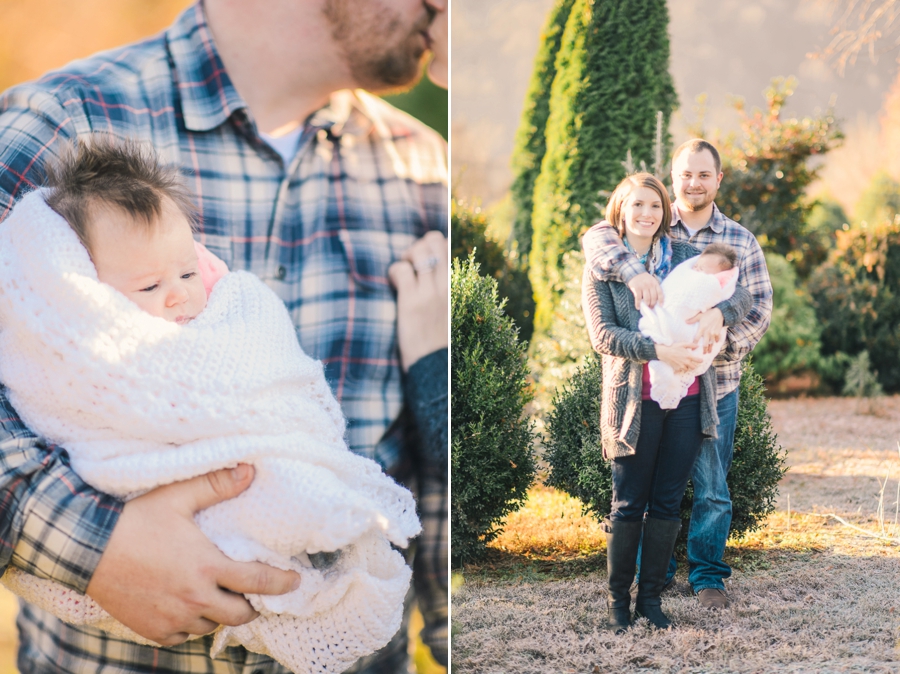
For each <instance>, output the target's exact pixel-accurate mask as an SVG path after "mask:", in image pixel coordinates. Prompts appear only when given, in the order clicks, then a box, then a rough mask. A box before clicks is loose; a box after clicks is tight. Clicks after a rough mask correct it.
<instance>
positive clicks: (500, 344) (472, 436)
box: [450, 258, 535, 564]
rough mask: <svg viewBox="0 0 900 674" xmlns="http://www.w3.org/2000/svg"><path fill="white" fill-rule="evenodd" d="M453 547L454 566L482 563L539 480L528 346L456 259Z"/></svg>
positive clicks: (488, 288)
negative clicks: (529, 407) (528, 410)
mask: <svg viewBox="0 0 900 674" xmlns="http://www.w3.org/2000/svg"><path fill="white" fill-rule="evenodd" d="M450 306H451V323H452V333H451V334H452V338H451V345H450V358H451V361H450V365H451V377H450V410H451V411H450V433H451V436H450V437H451V438H452V440H451V445H450V464H451V472H450V474H451V476H452V477H451V479H452V498H451V514H450V524H451V528H450V531H451V545H452V551H453V562H454V564H460V563H462V562H465V561H470V560H474V559H477V558H478V557H479V556H481V554H482V553H483V552H484V550H485V546H486V544H487V543H489V542H490V541H491V540H493V539H494V538H496V536H497V535H498V534H499V533H500V531H501V530H502V529H501V525H500V522H501V520H502V519H503V518H504V517H505V516H506V515H507V514H508V513H510V512H512V511H513V510H516V509H518V508H519V507H520V506H521V504H522V503H523V502H524V500H525V496H526V492H527V490H528V487H529V486H530V485H531V483H532V482H533V480H534V472H535V461H534V454H533V450H532V442H533V441H534V439H535V437H534V436H535V434H534V426H533V422H531V421H529V420H528V419H527V418H524V415H523V409H524V407H525V405H526V403H528V402H529V401H530V400H531V390H530V388H529V386H528V383H527V381H526V377H527V375H528V368H527V366H526V363H525V345H524V344H522V343H520V342H519V340H518V336H517V330H516V328H515V325H514V324H513V322H512V320H510V318H509V317H507V316H505V315H504V314H503V302H502V301H500V300H498V298H497V284H496V282H495V281H494V280H492V279H489V278H485V277H482V276H480V275H479V274H478V264H477V263H476V262H475V261H474V260H473V259H472V258H470V259H469V260H468V261H466V262H460V261H459V260H458V259H456V260H454V261H453V273H452V276H451V282H450Z"/></svg>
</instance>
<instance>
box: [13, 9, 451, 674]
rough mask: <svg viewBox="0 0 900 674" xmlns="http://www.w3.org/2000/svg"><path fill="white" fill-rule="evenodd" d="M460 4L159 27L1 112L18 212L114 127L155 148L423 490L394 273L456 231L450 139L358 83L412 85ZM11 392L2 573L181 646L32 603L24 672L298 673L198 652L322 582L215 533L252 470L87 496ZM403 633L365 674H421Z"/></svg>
mask: <svg viewBox="0 0 900 674" xmlns="http://www.w3.org/2000/svg"><path fill="white" fill-rule="evenodd" d="M443 9H444V0H372V1H371V2H366V3H358V2H351V1H350V0H268V1H267V2H263V3H258V2H250V0H204V2H202V3H198V4H196V5H194V6H192V7H190V8H188V9H187V10H186V11H185V12H184V13H183V14H182V15H181V16H180V17H179V18H178V19H177V20H176V22H175V23H174V24H173V25H172V26H171V27H170V28H169V29H168V30H167V31H166V32H165V33H163V34H161V35H159V36H156V37H154V38H150V39H148V40H145V41H143V42H141V43H138V44H135V45H131V46H128V47H124V48H121V49H118V50H114V51H110V52H104V53H101V54H98V55H96V56H94V57H91V58H89V59H85V60H83V61H78V62H75V63H72V64H70V65H69V66H67V67H65V68H64V69H62V70H60V71H57V72H53V73H49V74H48V75H46V76H45V77H43V78H42V79H40V80H38V81H37V82H34V83H28V84H24V85H21V86H18V87H15V88H13V89H11V90H10V91H8V92H7V93H6V94H4V95H3V97H2V99H0V219H2V218H4V217H5V216H6V215H7V214H8V213H9V210H10V209H11V208H12V206H13V204H14V202H15V201H16V200H17V199H18V198H20V197H21V196H22V194H23V193H25V192H26V191H28V190H30V189H33V188H34V187H36V186H38V185H39V184H40V182H41V167H42V165H43V163H44V162H45V161H46V160H47V159H48V158H52V157H54V156H55V155H56V154H57V152H58V148H59V146H60V144H61V143H62V142H66V141H72V140H75V139H77V138H79V137H80V136H84V135H87V134H90V133H93V132H105V133H108V134H110V135H112V136H115V137H119V138H124V137H130V138H136V139H138V140H141V141H145V142H148V143H151V144H152V145H153V146H154V147H155V149H156V151H157V153H158V154H159V155H160V157H161V158H162V159H163V160H164V161H167V162H170V163H173V164H176V165H178V166H181V167H182V169H183V172H184V174H185V176H186V182H187V184H188V186H189V187H190V188H191V189H192V190H193V191H194V193H195V194H196V199H197V206H198V208H199V210H200V214H201V225H200V230H199V238H200V240H201V242H203V243H204V244H205V245H206V246H207V247H208V248H209V249H210V250H211V251H213V252H214V253H215V254H216V255H218V256H219V257H220V258H222V259H223V260H225V262H226V263H228V265H229V267H230V268H231V269H244V270H248V271H252V272H254V273H256V274H257V275H258V276H259V277H260V278H262V279H263V280H264V281H265V282H266V283H267V285H269V287H271V288H272V289H273V290H274V291H275V292H276V293H277V294H278V295H279V296H280V297H281V298H282V299H283V300H284V302H285V304H286V306H287V308H288V311H289V312H290V314H291V316H292V319H293V320H294V323H295V325H296V328H297V335H298V339H299V341H300V343H301V346H302V347H303V349H304V350H305V351H306V352H307V353H309V354H310V355H312V356H314V357H316V358H318V359H320V360H322V361H323V363H324V365H325V372H326V376H327V377H328V379H329V383H330V384H331V385H332V387H333V389H334V392H335V394H336V395H337V397H338V399H339V401H340V402H341V406H342V408H343V411H344V414H345V416H346V417H347V420H348V437H347V439H348V442H349V445H350V447H351V449H352V450H353V451H355V452H357V453H360V454H362V455H365V456H368V457H370V458H374V459H375V460H377V461H379V462H380V463H381V464H382V466H384V467H385V469H386V470H387V471H388V472H389V473H390V474H391V475H392V476H394V477H395V478H396V479H398V480H401V481H402V480H404V479H408V478H410V477H411V475H412V473H413V472H414V468H415V467H414V465H413V462H412V460H411V458H410V456H411V449H412V448H411V444H412V443H413V438H414V435H415V434H414V433H412V432H410V428H409V424H408V423H406V422H405V419H406V416H404V415H401V414H400V410H401V407H402V406H403V402H404V401H403V391H402V387H401V370H400V363H399V361H398V357H397V351H396V344H397V341H396V325H395V322H396V315H397V314H396V303H395V299H394V295H393V293H392V290H391V287H390V283H389V280H388V267H389V266H390V264H391V263H392V262H394V261H396V260H397V259H399V258H400V255H401V253H402V252H403V251H404V250H405V249H407V248H408V247H409V246H410V245H411V244H412V243H413V242H414V241H415V240H417V239H419V238H421V237H422V236H423V235H424V234H425V233H426V232H428V231H431V230H439V231H444V230H445V229H446V217H447V212H446V209H447V186H446V185H447V170H446V146H445V144H444V143H443V141H442V140H441V139H440V137H439V136H438V135H437V134H436V133H434V132H433V131H431V130H429V129H427V128H425V127H424V126H423V125H421V124H419V123H418V122H416V121H415V120H413V119H411V118H410V117H408V116H407V115H404V114H403V113H400V112H399V111H397V110H395V109H393V108H392V107H391V106H389V105H387V104H385V103H384V102H382V101H381V100H380V99H378V98H376V97H374V96H371V95H369V94H367V93H365V92H363V91H359V90H356V91H354V90H352V89H353V88H356V87H362V88H366V89H370V90H375V91H378V90H384V89H389V88H395V87H398V86H404V85H408V84H410V83H412V82H413V81H414V80H415V78H416V77H417V76H418V73H419V72H420V62H421V58H422V56H423V54H424V53H425V51H426V50H427V49H428V47H429V44H430V41H431V38H430V36H429V29H430V26H431V22H432V19H433V17H434V15H435V12H437V11H442V10H443ZM39 235H40V234H39V233H38V232H36V236H39ZM424 273H428V270H427V269H426V270H424ZM2 393H3V391H2V389H0V403H2V406H3V408H4V409H3V418H2V421H0V424H2V428H0V497H2V502H3V509H2V511H0V569H2V568H5V567H6V566H7V565H9V564H13V565H15V566H17V567H19V568H21V569H23V570H25V571H27V572H29V573H32V574H35V575H39V576H42V577H47V578H51V579H53V580H56V581H57V582H60V583H62V584H63V585H66V586H68V587H71V588H74V589H76V590H78V591H81V592H87V594H89V595H91V596H92V597H93V598H94V599H96V600H97V601H98V603H100V604H101V605H102V606H103V607H104V608H106V609H107V610H108V611H109V612H110V613H111V614H112V615H113V616H115V617H116V618H118V619H119V620H120V621H121V622H122V623H124V624H125V625H127V626H129V627H131V628H132V629H133V630H135V631H136V632H138V633H139V634H141V635H143V636H145V637H147V638H150V639H152V640H154V641H156V642H157V643H162V644H165V645H167V646H171V648H163V649H153V648H147V647H143V646H138V645H136V644H132V643H130V642H123V641H119V640H116V639H111V638H109V637H108V636H106V635H105V633H103V632H100V631H98V630H93V629H89V628H76V627H73V626H70V625H65V624H63V623H61V622H60V621H58V620H56V619H55V618H53V617H52V616H50V615H49V614H46V613H44V612H42V611H40V610H37V609H35V608H33V607H29V606H25V607H24V608H23V610H22V611H21V613H20V616H19V620H18V625H19V632H20V640H21V646H20V651H19V669H20V671H22V672H23V673H25V672H50V671H53V672H60V671H62V672H76V671H87V670H98V669H100V668H101V667H102V669H103V670H104V671H107V672H144V671H147V672H149V671H157V672H158V671H178V672H212V671H216V672H218V671H223V672H224V671H228V672H238V671H246V672H248V673H249V672H279V671H283V668H281V667H279V666H278V665H276V664H275V663H273V662H272V661H271V660H270V659H268V658H265V657H262V656H259V655H257V654H254V653H248V652H247V651H245V650H243V649H240V648H229V649H226V651H225V652H224V653H223V654H222V655H221V656H220V657H219V658H217V659H216V660H211V659H210V658H209V656H208V652H209V646H210V643H211V637H205V638H202V639H196V640H191V641H187V642H185V640H186V639H187V637H188V635H190V634H205V633H207V632H209V631H211V630H212V629H214V628H215V627H216V625H218V624H229V625H237V624H242V623H245V622H247V621H249V620H251V619H252V618H253V617H255V612H254V611H253V609H252V607H251V606H250V605H249V604H248V603H247V602H246V601H245V600H244V599H243V597H241V596H240V595H239V594H235V593H244V592H247V593H271V594H278V593H283V592H286V591H288V590H289V589H290V588H291V587H292V586H294V585H295V584H296V583H297V582H302V581H299V579H297V577H296V575H295V574H289V573H285V572H283V571H279V570H277V569H273V568H271V567H266V566H264V565H261V564H238V563H236V562H232V561H231V560H228V559H227V558H225V557H224V556H223V555H222V554H221V553H220V552H219V551H218V550H216V549H215V548H214V547H213V546H212V545H211V544H210V543H209V541H208V540H206V539H205V537H203V536H202V534H200V532H199V529H197V527H196V526H195V524H194V522H193V513H194V512H196V511H197V510H200V509H203V508H205V507H208V506H209V505H211V504H213V503H215V502H218V501H221V500H224V499H227V498H231V497H233V496H235V495H237V494H238V493H239V492H240V491H242V490H243V489H245V488H246V487H247V486H248V485H249V483H250V481H251V480H252V470H250V469H248V468H247V467H238V468H236V469H234V470H232V471H227V470H226V471H219V472H217V473H213V474H211V475H209V476H204V477H200V478H197V479H195V480H190V481H187V482H183V483H178V484H174V485H169V486H166V487H162V488H160V489H157V490H154V491H152V492H149V493H148V494H145V495H143V496H141V497H139V498H137V499H134V500H132V501H129V502H128V503H127V504H122V503H121V502H120V501H117V500H116V499H113V498H111V497H109V496H108V495H105V494H102V493H98V492H96V491H95V490H93V489H92V488H91V487H89V486H88V485H86V484H84V483H83V482H82V481H81V480H80V479H79V478H78V476H77V475H76V474H75V473H74V472H73V471H72V470H71V468H70V467H69V462H68V456H67V454H66V452H65V449H64V448H58V447H47V446H46V445H45V444H44V443H42V441H41V440H40V439H39V438H36V437H35V436H34V434H32V433H31V432H30V431H29V430H28V429H27V428H26V427H25V426H24V425H23V424H22V423H21V421H20V420H18V418H17V416H16V414H15V412H14V411H13V410H12V409H11V408H10V406H9V403H8V401H7V400H6V398H5V395H2ZM298 516H300V517H303V516H310V514H306V513H298ZM402 632H403V630H401V634H399V635H398V638H395V640H394V641H392V642H391V644H389V645H388V646H387V647H385V649H383V650H382V651H381V652H380V653H379V654H377V656H374V657H372V658H369V659H367V661H366V662H362V661H361V662H360V663H358V664H357V666H356V667H355V669H354V670H353V671H371V672H375V671H377V672H394V671H405V670H406V660H407V657H406V648H405V634H403V633H402Z"/></svg>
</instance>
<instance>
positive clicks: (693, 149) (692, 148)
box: [672, 138, 722, 175]
mask: <svg viewBox="0 0 900 674" xmlns="http://www.w3.org/2000/svg"><path fill="white" fill-rule="evenodd" d="M704 150H706V151H708V152H709V153H710V154H711V155H712V158H713V163H714V164H715V165H716V175H719V174H720V173H721V172H722V158H721V157H719V151H718V150H717V149H716V148H715V146H714V145H713V144H712V143H710V142H709V141H706V140H703V139H702V138H692V139H691V140H689V141H686V142H684V143H682V144H681V145H679V146H678V148H677V149H676V150H675V152H673V153H672V164H673V165H674V164H675V160H676V159H678V157H680V156H681V155H682V154H684V153H685V152H690V153H691V154H697V153H698V152H703V151H704Z"/></svg>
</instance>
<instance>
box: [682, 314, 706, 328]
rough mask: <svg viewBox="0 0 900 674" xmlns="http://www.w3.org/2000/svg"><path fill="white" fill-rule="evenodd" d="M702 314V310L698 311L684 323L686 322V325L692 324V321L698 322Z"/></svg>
mask: <svg viewBox="0 0 900 674" xmlns="http://www.w3.org/2000/svg"><path fill="white" fill-rule="evenodd" d="M702 315H703V312H702V311H698V312H697V313H696V314H694V315H693V316H691V317H690V318H689V319H687V320H686V321H685V323H687V324H688V325H692V324H693V323H699V322H700V317H701V316H702Z"/></svg>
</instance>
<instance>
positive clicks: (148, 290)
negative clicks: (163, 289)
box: [139, 283, 159, 293]
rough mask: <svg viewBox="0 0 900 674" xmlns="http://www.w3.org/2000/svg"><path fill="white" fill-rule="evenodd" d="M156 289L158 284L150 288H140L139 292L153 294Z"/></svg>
mask: <svg viewBox="0 0 900 674" xmlns="http://www.w3.org/2000/svg"><path fill="white" fill-rule="evenodd" d="M158 287H159V284H158V283H154V284H153V285H152V286H147V287H146V288H141V289H140V291H139V292H142V293H149V292H153V291H154V290H156V289H157V288H158Z"/></svg>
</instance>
